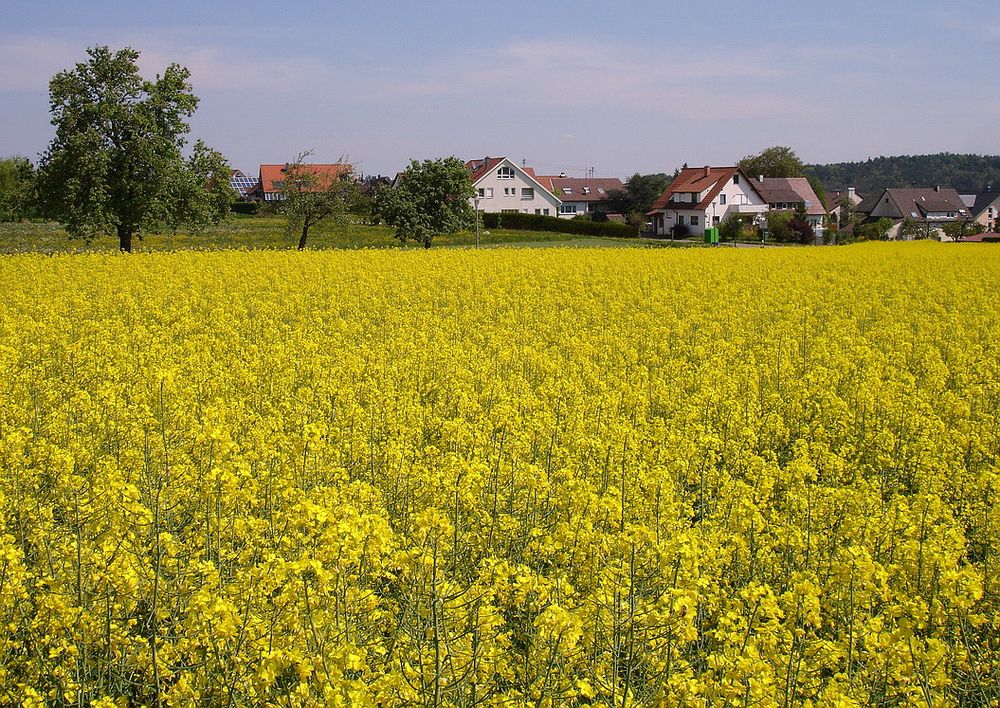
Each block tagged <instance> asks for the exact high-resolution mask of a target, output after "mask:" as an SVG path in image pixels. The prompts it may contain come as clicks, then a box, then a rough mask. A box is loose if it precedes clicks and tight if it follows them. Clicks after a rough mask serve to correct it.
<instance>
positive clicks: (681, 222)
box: [677, 214, 684, 226]
mask: <svg viewBox="0 0 1000 708" xmlns="http://www.w3.org/2000/svg"><path fill="white" fill-rule="evenodd" d="M677 225H678V226H684V215H683V214H678V215H677Z"/></svg>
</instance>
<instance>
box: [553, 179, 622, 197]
mask: <svg viewBox="0 0 1000 708" xmlns="http://www.w3.org/2000/svg"><path fill="white" fill-rule="evenodd" d="M538 181H539V182H541V183H542V184H544V185H545V186H547V187H550V189H551V191H552V193H553V194H555V195H556V196H557V197H559V198H560V199H562V200H563V201H564V202H603V201H604V200H605V199H607V198H608V192H611V191H614V190H621V189H625V185H624V184H622V181H621V180H620V179H618V178H617V177H552V176H545V177H539V178H538ZM567 189H568V190H570V191H569V192H568V193H567V192H566V191H565V190H567Z"/></svg>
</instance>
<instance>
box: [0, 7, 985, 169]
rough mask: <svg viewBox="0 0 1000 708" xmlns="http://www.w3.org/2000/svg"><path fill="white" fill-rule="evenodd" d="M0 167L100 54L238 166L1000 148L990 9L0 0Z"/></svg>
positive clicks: (34, 147) (570, 165)
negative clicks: (54, 96) (162, 98)
mask: <svg viewBox="0 0 1000 708" xmlns="http://www.w3.org/2000/svg"><path fill="white" fill-rule="evenodd" d="M2 14H3V18H4V19H3V23H2V24H0V156H5V155H11V154H21V155H27V156H29V157H32V158H35V157H36V156H37V154H38V153H39V152H41V151H43V150H44V149H45V146H46V144H47V143H48V141H49V139H50V138H51V136H52V127H51V126H50V125H49V123H48V120H49V115H48V93H47V91H48V88H47V84H48V80H49V79H50V78H51V76H52V75H53V74H54V73H56V72H58V71H60V70H63V69H67V68H70V67H72V65H73V64H74V63H75V62H77V61H81V60H83V59H84V58H85V52H86V48H87V47H88V46H92V45H96V44H107V45H110V46H111V47H113V48H119V47H122V46H132V47H134V48H136V49H138V50H140V51H141V52H142V59H141V64H142V66H143V70H144V73H146V74H147V75H150V76H152V75H153V74H155V73H156V72H157V71H162V70H163V68H164V67H165V66H166V65H167V64H168V63H170V62H177V63H180V64H182V65H184V66H187V67H188V68H189V69H190V70H191V72H192V83H193V85H194V89H195V93H196V94H197V95H198V96H200V97H201V104H200V107H199V109H198V112H197V113H196V114H195V116H194V118H193V120H192V138H196V137H197V138H202V139H204V140H205V141H206V142H207V143H208V144H209V145H211V146H212V147H215V148H217V149H219V150H221V151H222V152H223V153H225V154H226V156H227V157H228V158H229V160H230V162H231V163H232V164H233V166H234V167H238V168H240V169H243V170H244V171H247V172H256V168H257V165H258V164H260V163H270V162H285V161H287V160H289V159H291V158H293V157H294V156H295V155H296V154H298V153H299V152H301V151H302V150H305V149H311V150H313V153H314V159H315V160H316V161H319V162H332V161H335V160H336V159H338V158H339V157H341V156H347V157H348V158H349V159H350V160H351V161H353V162H355V163H356V164H358V165H359V166H360V168H361V170H362V171H364V172H365V173H381V174H393V173H395V172H396V171H397V170H399V169H402V168H403V167H404V166H405V165H406V163H407V162H408V161H409V160H410V159H411V158H415V159H424V158H429V157H440V156H445V155H458V156H459V157H462V158H463V159H467V158H472V157H479V156H483V155H493V156H496V155H507V156H509V157H511V158H513V159H514V160H517V161H521V160H526V161H527V164H528V165H531V166H534V167H535V168H536V169H538V170H539V171H540V172H542V173H557V172H560V171H565V172H567V173H568V174H570V175H580V176H582V175H583V174H584V172H585V170H586V169H587V168H589V167H594V168H595V171H596V173H597V174H598V175H607V176H621V177H626V176H628V175H629V174H632V173H633V172H643V173H646V172H658V171H672V170H673V169H674V168H675V167H678V166H680V165H681V164H682V163H685V162H687V163H690V164H692V165H695V164H697V165H701V164H714V165H723V164H732V163H733V162H735V161H736V160H738V159H740V158H741V157H743V156H744V155H747V154H750V153H754V152H758V151H760V150H761V149H762V148H765V147H768V146H770V145H789V146H791V147H792V148H793V149H794V150H795V151H796V152H797V153H798V154H799V156H800V157H802V158H803V159H804V160H805V161H807V162H836V161H847V160H863V159H866V158H868V157H869V156H872V157H874V156H878V155H898V154H915V153H932V152H944V151H948V152H974V153H988V154H994V155H995V154H1000V72H998V67H1000V3H997V2H995V0H990V1H978V2H970V1H962V0H958V1H956V2H951V3H947V4H945V3H940V2H925V1H924V0H912V1H911V2H907V3H905V4H902V3H891V4H890V3H879V2H872V0H867V1H866V2H855V1H854V0H845V1H842V2H838V3H815V4H814V3H805V2H791V1H786V0H777V1H775V2H768V3H766V4H765V3H745V2H740V3H737V2H727V1H725V0H723V1H721V2H716V3H712V4H709V3H699V2H682V3H674V2H664V1H663V0H659V1H642V2H619V3H613V2H608V1H607V0H603V1H602V2H592V1H591V0H579V1H577V2H563V1H561V0H558V1H552V2H523V1H522V0H506V1H503V0H499V1H494V2H490V3H473V2H469V1H468V0H466V1H465V2H451V1H447V2H433V1H431V0H428V1H427V2H406V1H405V0H398V1H397V2H386V1H383V0H369V1H368V2H351V1H343V2H331V3H322V4H321V3H306V2H297V1H295V0H286V1H285V2H281V3H266V4H263V3H261V4H258V3H253V2H242V3H231V2H213V1H210V0H202V1H201V2H190V1H188V0H182V1H179V2H170V3H157V2H149V3H136V2H134V1H129V2H124V1H117V0H116V1H112V0H90V1H88V2H86V3H77V2H52V1H47V0H30V1H27V0H4V2H3V13H2Z"/></svg>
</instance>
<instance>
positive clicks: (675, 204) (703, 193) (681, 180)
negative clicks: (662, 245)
mask: <svg viewBox="0 0 1000 708" xmlns="http://www.w3.org/2000/svg"><path fill="white" fill-rule="evenodd" d="M760 188H761V185H760V183H759V182H757V180H754V179H750V178H749V177H747V176H746V175H745V174H743V172H742V170H740V169H739V168H738V167H708V166H705V167H686V168H684V169H683V170H681V171H680V174H678V175H677V176H676V177H675V178H674V180H673V181H672V182H671V183H670V186H668V187H667V189H666V190H665V191H664V192H663V194H661V195H660V197H659V199H657V200H656V201H655V202H654V203H653V208H652V210H650V212H649V213H648V214H647V216H649V217H652V220H653V231H654V232H655V233H656V234H657V235H658V236H667V235H670V234H674V233H676V229H677V227H682V226H683V227H685V229H686V230H687V231H688V232H689V233H691V234H692V235H696V236H697V235H702V234H704V233H705V229H706V228H707V227H711V226H718V225H719V224H721V223H722V222H723V221H725V220H726V219H727V218H728V217H729V216H730V215H734V214H735V215H741V216H758V215H760V216H763V215H764V214H765V213H767V210H768V204H767V200H766V199H765V198H764V196H763V195H762V194H761V192H760Z"/></svg>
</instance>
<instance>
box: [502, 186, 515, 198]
mask: <svg viewBox="0 0 1000 708" xmlns="http://www.w3.org/2000/svg"><path fill="white" fill-rule="evenodd" d="M503 195H504V196H505V197H516V196H517V187H504V188H503Z"/></svg>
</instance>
